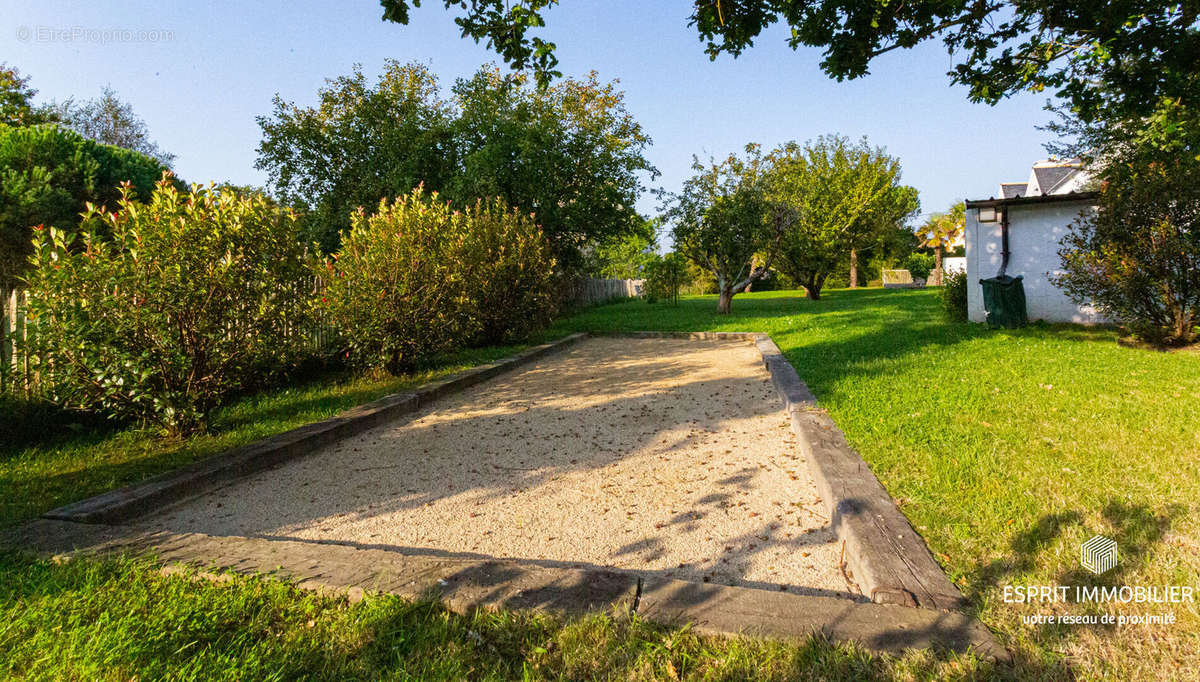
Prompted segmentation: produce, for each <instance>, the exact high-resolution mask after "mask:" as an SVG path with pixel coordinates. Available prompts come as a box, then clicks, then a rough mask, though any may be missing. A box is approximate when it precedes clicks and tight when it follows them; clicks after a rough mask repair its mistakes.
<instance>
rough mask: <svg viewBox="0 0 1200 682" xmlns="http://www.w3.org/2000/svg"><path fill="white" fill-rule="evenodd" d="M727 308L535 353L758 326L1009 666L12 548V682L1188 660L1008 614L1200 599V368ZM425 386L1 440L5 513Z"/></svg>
mask: <svg viewBox="0 0 1200 682" xmlns="http://www.w3.org/2000/svg"><path fill="white" fill-rule="evenodd" d="M714 308H715V299H714V298H713V297H691V298H686V299H684V300H683V301H682V302H681V304H680V305H679V306H678V307H671V306H668V305H666V304H661V303H660V304H653V305H650V304H646V303H644V302H640V301H630V302H626V303H620V304H615V305H609V306H602V307H598V308H593V309H590V310H586V311H583V312H582V313H580V314H578V315H575V316H573V317H570V318H568V319H565V320H562V321H561V322H559V323H558V324H557V325H556V326H555V327H554V328H553V329H551V330H550V331H549V332H548V333H547V337H553V336H559V335H561V334H563V333H566V332H570V331H576V330H589V329H594V330H642V329H657V330H729V331H766V332H769V333H770V334H771V335H772V337H773V338H774V339H775V341H776V342H777V343H778V344H779V346H780V348H781V349H782V350H783V351H784V353H786V354H787V356H788V358H789V359H790V360H791V361H792V363H793V364H794V365H795V366H796V368H797V369H798V370H799V372H800V375H801V376H802V377H803V378H804V380H805V381H806V382H808V384H809V386H810V387H811V388H812V389H813V392H814V393H815V394H816V396H817V398H818V400H819V401H820V402H821V404H822V406H824V407H825V408H827V409H828V410H829V411H830V413H831V414H832V416H833V417H834V419H835V420H836V421H837V422H838V424H839V425H840V426H841V427H842V429H843V430H844V431H845V432H846V434H847V437H848V438H849V439H850V441H851V443H853V444H854V445H855V447H857V448H858V449H859V451H860V452H861V453H862V454H863V457H864V458H865V459H866V460H867V462H868V463H869V464H870V465H871V466H872V468H873V469H874V470H875V472H876V473H877V475H878V476H879V477H880V479H881V480H882V481H883V483H884V485H885V486H887V488H888V490H889V491H890V492H891V493H892V495H893V497H895V498H896V499H897V500H898V501H899V502H900V504H901V509H903V511H904V512H905V513H906V514H907V516H908V518H909V519H910V520H911V521H912V523H913V525H914V526H915V527H916V528H917V529H918V531H919V532H920V533H921V534H922V535H923V536H924V537H925V538H926V541H927V542H928V543H929V545H930V547H931V549H932V550H933V551H934V553H935V555H936V556H937V557H938V558H939V560H940V561H941V562H943V565H944V566H945V568H946V570H947V572H948V573H949V574H950V575H951V577H952V578H953V579H955V581H956V582H957V583H958V584H959V585H960V586H961V587H962V589H963V591H964V593H966V594H967V596H968V597H969V598H970V599H971V602H972V604H973V608H974V609H975V610H976V611H977V613H978V614H979V616H980V617H981V618H982V619H983V621H984V622H985V623H987V624H988V625H989V626H991V627H992V628H993V629H994V630H996V631H997V632H998V633H999V634H1000V636H1001V637H1002V639H1003V640H1004V641H1005V643H1006V644H1008V645H1009V646H1010V647H1012V648H1013V649H1014V650H1015V652H1016V654H1017V659H1018V662H1017V664H1016V666H1015V667H1013V668H1011V669H994V668H992V667H991V666H988V665H986V664H982V663H980V662H978V661H974V660H972V659H965V658H961V657H955V656H946V655H933V654H929V653H923V652H922V653H914V654H911V655H909V656H906V657H905V658H903V659H899V660H897V659H890V658H882V657H874V656H869V655H866V654H864V653H862V652H859V651H855V650H853V649H852V648H847V647H833V646H830V645H828V644H826V643H822V642H817V641H811V642H808V643H804V644H790V645H783V644H771V643H765V642H752V641H727V640H711V639H704V638H698V637H696V636H694V635H692V634H691V633H689V632H687V631H686V630H685V631H679V630H672V629H667V628H659V627H656V626H650V625H647V624H644V623H640V622H637V621H630V620H628V619H625V618H620V617H613V616H611V615H604V614H600V615H597V616H595V617H593V618H589V619H584V620H582V621H573V622H559V621H556V620H553V619H549V618H545V617H530V616H524V615H514V614H500V615H489V616H476V617H474V618H463V617H458V616H453V615H451V614H448V613H446V612H444V611H443V610H442V609H440V608H438V607H436V606H431V605H414V604H408V603H405V602H402V601H401V600H397V599H391V598H383V597H379V598H370V599H367V600H365V601H364V602H362V603H359V604H353V605H350V604H346V603H344V602H343V601H340V600H337V599H331V598H325V597H317V596H314V595H303V594H299V593H296V592H295V591H293V590H292V589H291V588H289V587H287V586H284V585H279V584H277V583H273V582H271V581H264V580H256V579H239V580H235V581H232V582H230V583H225V584H221V585H210V584H204V583H195V582H193V581H188V580H186V579H184V578H179V577H163V576H159V575H158V574H157V573H155V572H153V571H150V570H148V569H146V568H145V567H144V566H140V565H137V564H124V563H120V562H72V563H69V564H65V565H62V564H55V563H53V562H50V561H45V560H36V559H31V558H29V557H10V558H7V559H5V563H4V564H3V566H2V567H0V582H3V583H4V584H3V586H2V587H0V609H3V616H2V617H4V619H5V622H6V625H4V626H0V671H7V672H8V673H10V674H12V673H15V674H25V675H29V676H34V677H40V676H45V675H51V676H53V675H66V676H74V677H91V676H92V675H93V674H95V673H96V672H98V671H106V672H108V674H109V675H111V676H112V677H122V678H128V677H132V676H141V677H158V676H161V675H162V674H164V673H174V674H177V675H179V676H183V677H192V676H199V677H252V678H258V677H269V676H272V675H274V676H278V677H281V678H291V677H295V676H300V675H311V676H314V677H328V678H347V677H351V678H353V677H376V676H392V677H400V678H404V677H421V678H425V677H435V678H439V677H440V678H458V677H463V676H468V677H481V678H483V677H505V678H509V677H520V676H528V677H532V678H551V677H566V678H579V677H597V676H599V677H609V678H618V679H639V678H644V677H659V678H664V679H671V678H672V677H673V676H675V675H676V674H677V675H679V676H682V677H690V678H695V679H740V678H758V677H767V678H772V677H773V678H776V679H792V678H795V677H804V676H809V677H815V678H833V679H837V678H846V679H856V678H862V677H902V678H904V677H918V678H924V677H932V678H941V677H979V676H991V675H1005V676H1012V677H1017V678H1029V677H1048V678H1062V677H1069V676H1072V675H1075V676H1081V677H1086V678H1100V677H1105V676H1115V677H1121V678H1135V677H1168V676H1189V675H1191V674H1193V671H1195V670H1197V669H1200V615H1198V613H1197V609H1196V605H1195V604H1190V605H1185V606H1178V607H1175V608H1174V609H1173V610H1174V611H1175V615H1176V618H1177V622H1176V624H1175V625H1173V626H1157V627H1136V626H1134V627H1125V628H1091V627H1054V626H1027V625H1024V624H1022V622H1021V616H1022V615H1024V614H1028V613H1034V612H1046V611H1049V610H1051V608H1053V607H1040V608H1037V609H1033V608H1029V607H1022V606H1019V605H1014V604H1004V603H1002V602H1001V600H1000V594H1001V589H1002V587H1003V586H1004V585H1006V584H1027V583H1037V584H1044V583H1051V582H1057V583H1061V584H1102V585H1104V584H1159V585H1161V584H1187V585H1196V586H1200V559H1198V557H1200V510H1198V508H1197V505H1198V504H1200V476H1198V474H1200V471H1198V469H1200V458H1198V457H1197V455H1198V454H1200V355H1197V354H1187V353H1177V354H1162V353H1155V352H1151V351H1143V350H1132V349H1127V348H1122V347H1120V346H1118V345H1117V344H1116V343H1115V337H1116V334H1115V332H1113V331H1110V330H1086V329H1080V328H1075V327H1051V326H1033V327H1030V328H1027V329H1023V330H1019V331H1014V332H1007V331H1005V332H997V331H989V330H986V329H983V328H981V327H979V326H975V325H955V324H950V323H947V322H945V321H944V319H943V318H942V316H941V313H940V310H939V306H938V298H937V292H936V291H903V290H888V291H884V290H878V289H870V290H860V291H831V292H828V293H827V294H826V296H825V298H824V299H823V300H821V301H816V302H813V301H807V300H805V299H803V298H801V297H799V296H798V295H797V294H796V293H795V292H762V293H754V294H748V295H743V296H738V297H737V298H736V299H735V300H734V305H733V309H734V313H733V314H732V315H730V316H726V317H718V316H717V315H715V314H714V313H713V310H714ZM511 350H512V349H504V350H503V351H501V350H496V351H494V352H485V353H475V354H472V355H471V356H468V357H465V358H459V359H457V360H454V361H452V364H459V365H461V364H463V363H464V362H469V361H479V360H483V359H486V358H488V357H494V356H496V355H500V354H503V353H504V352H511ZM443 371H444V370H443ZM425 378H428V377H427V376H425V377H411V378H405V379H393V380H376V381H368V380H357V381H343V382H332V381H328V380H326V381H315V382H313V383H310V384H309V385H306V386H303V387H299V388H295V389H292V390H289V391H277V392H272V393H269V394H265V395H263V396H259V397H251V398H247V399H244V400H242V401H239V402H238V403H236V404H234V405H232V406H230V407H229V408H228V409H227V410H226V411H225V412H223V413H222V415H221V417H220V418H218V419H217V420H215V427H214V431H215V432H214V434H213V435H209V436H205V437H203V438H199V439H195V440H193V441H188V442H185V443H168V442H163V441H160V440H157V439H155V438H153V437H151V436H149V435H148V434H145V433H140V432H137V431H117V432H108V433H96V432H91V431H89V430H87V429H82V430H80V431H79V432H69V433H70V435H69V436H67V437H61V438H60V439H58V440H56V441H48V442H46V441H44V442H41V443H35V444H32V445H30V444H24V445H18V446H12V445H10V446H8V447H3V446H0V500H2V501H3V502H2V503H3V505H4V507H3V516H2V517H0V520H2V521H3V522H5V523H10V524H11V523H14V522H17V521H20V520H22V519H25V518H29V517H32V516H34V515H36V514H38V513H40V512H41V511H44V510H45V509H49V508H52V507H54V506H57V505H59V504H62V503H65V502H67V501H70V500H73V499H80V498H83V497H87V496H88V495H91V494H94V493H96V492H99V491H101V490H104V489H106V488H109V487H111V486H113V485H117V484H121V483H126V482H130V481H133V480H137V479H139V478H144V477H145V476H148V475H151V474H153V473H158V472H160V471H163V470H166V469H169V468H171V467H173V466H177V465H179V464H181V463H183V462H186V461H191V460H193V459H195V458H197V457H203V456H206V455H209V454H212V453H215V452H218V451H220V450H221V449H223V448H225V447H229V446H232V445H236V444H240V443H244V442H248V441H250V440H253V439H255V438H258V437H261V436H263V435H267V434H269V433H273V432H277V431H280V430H284V429H286V428H290V427H291V426H295V425H298V424H300V423H304V422H307V421H311V420H314V419H318V418H321V417H324V416H327V415H329V414H332V413H333V412H336V411H338V410H339V409H342V408H344V407H347V406H349V405H352V404H356V403H359V402H364V401H366V400H370V399H372V398H374V397H376V396H378V395H382V394H384V393H387V392H391V391H394V390H398V389H399V388H401V387H403V386H405V385H410V384H411V383H413V382H415V381H418V380H421V379H425ZM1096 533H1102V534H1105V535H1107V536H1109V537H1112V538H1113V539H1115V540H1117V542H1118V543H1119V545H1120V553H1121V559H1120V564H1119V566H1118V568H1117V569H1115V570H1114V571H1111V572H1109V573H1107V574H1105V576H1104V577H1103V578H1102V579H1100V581H1099V582H1096V581H1095V580H1096V579H1094V578H1089V577H1087V576H1086V575H1084V574H1083V573H1082V572H1081V571H1080V570H1079V569H1078V566H1079V564H1078V550H1079V544H1080V543H1081V542H1082V541H1083V540H1085V539H1087V538H1088V537H1090V536H1091V535H1093V534H1096ZM1058 608H1060V609H1063V608H1065V609H1067V610H1075V611H1077V612H1084V611H1082V610H1081V609H1082V607H1076V606H1068V607H1058ZM1163 610H1166V607H1161V606H1159V607H1155V606H1138V607H1128V608H1126V609H1124V611H1125V612H1131V613H1156V612H1161V611H1163ZM147 614H149V615H147ZM593 650H594V652H595V653H593ZM168 665H169V666H171V667H169V668H168V667H164V666H168Z"/></svg>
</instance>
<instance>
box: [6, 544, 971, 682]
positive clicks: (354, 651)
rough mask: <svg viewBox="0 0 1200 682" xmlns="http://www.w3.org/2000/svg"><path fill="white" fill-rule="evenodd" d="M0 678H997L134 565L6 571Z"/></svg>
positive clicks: (798, 648) (827, 650) (816, 643)
mask: <svg viewBox="0 0 1200 682" xmlns="http://www.w3.org/2000/svg"><path fill="white" fill-rule="evenodd" d="M0 618H3V619H4V625H3V626H0V675H3V676H4V677H6V678H12V677H28V678H39V679H40V678H52V679H61V678H68V679H114V680H115V679H163V678H171V679H254V680H291V679H303V678H309V679H331V680H334V679H336V680H354V679H362V680H376V679H419V680H462V679H473V680H492V679H496V680H500V679H503V680H508V679H522V678H523V679H530V680H543V679H625V680H645V679H680V678H683V679H731V680H732V679H761V680H805V679H821V680H863V679H882V678H886V677H888V676H890V675H891V674H893V673H895V672H897V671H902V672H903V674H904V675H905V676H912V677H934V676H940V675H942V674H948V675H957V676H960V677H968V676H975V675H978V674H983V673H985V672H987V671H988V670H989V668H988V667H987V666H986V665H981V664H980V663H979V662H978V661H974V660H972V659H969V658H965V657H964V658H959V657H953V656H951V657H947V658H939V657H936V656H933V655H931V654H928V653H922V654H916V655H914V656H911V657H909V658H908V659H906V660H904V661H902V662H893V661H890V660H888V659H883V658H880V657H876V656H871V655H869V654H867V653H865V652H863V651H860V650H857V649H854V648H851V647H844V646H843V647H833V646H831V645H829V644H828V643H827V642H824V641H821V640H818V639H812V640H810V641H808V642H806V643H804V644H802V645H795V644H786V643H781V642H771V641H766V640H751V639H731V640H723V639H712V638H704V637H699V636H697V635H696V634H695V633H693V632H691V631H690V630H688V629H687V628H682V629H681V628H666V627H662V626H657V625H653V624H650V623H646V622H643V621H640V620H638V619H636V618H630V617H628V616H621V615H613V614H604V613H599V614H595V615H592V616H589V617H585V618H579V619H575V620H571V621H562V620H557V619H554V618H551V617H549V616H545V615H539V614H532V613H512V612H502V613H489V612H477V613H475V614H473V615H471V616H462V615H456V614H453V613H450V612H448V611H446V610H445V609H444V608H442V607H441V606H439V605H437V604H431V603H420V602H417V603H414V602H408V601H404V600H402V599H399V598H395V597H391V596H386V595H385V596H376V597H372V598H368V599H365V600H363V601H361V602H358V603H353V604H352V603H349V602H347V600H346V599H345V598H339V597H333V596H322V595H320V594H316V593H311V592H304V591H301V590H297V589H295V588H293V587H292V586H290V585H288V584H286V583H283V582H280V581H275V580H268V579H259V578H244V577H238V578H234V579H232V580H230V581H228V582H219V583H218V582H212V581H208V580H200V579H188V578H187V577H184V576H178V575H176V576H171V577H166V576H162V575H160V574H159V573H157V572H155V571H153V570H151V568H150V567H149V566H148V565H145V564H143V563H140V562H138V561H132V560H106V561H80V560H76V561H71V562H67V563H64V564H56V563H54V562H52V561H48V560H44V559H36V558H32V557H28V556H21V555H16V556H6V557H0Z"/></svg>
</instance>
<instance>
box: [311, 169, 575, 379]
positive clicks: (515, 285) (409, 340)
mask: <svg viewBox="0 0 1200 682" xmlns="http://www.w3.org/2000/svg"><path fill="white" fill-rule="evenodd" d="M553 264H554V263H553V260H552V259H551V257H550V255H549V247H548V245H547V243H546V240H545V238H544V237H542V235H541V231H540V230H539V229H538V228H537V225H536V224H535V223H534V222H533V220H532V218H530V217H528V216H525V215H522V214H519V213H517V212H515V211H512V210H509V209H508V208H507V207H506V206H505V205H504V204H503V203H501V202H500V201H494V202H490V203H488V202H482V201H480V202H477V203H476V204H474V205H473V206H471V207H470V208H468V209H467V210H466V211H456V210H453V209H452V208H451V207H450V206H449V204H448V203H447V202H444V201H440V200H439V199H438V194H437V193H436V192H433V193H426V192H425V190H424V189H423V188H422V187H417V188H416V189H414V190H413V191H412V192H411V193H410V194H409V195H407V196H405V197H400V198H397V199H396V200H395V201H391V202H389V201H387V200H384V201H383V202H381V203H380V204H379V208H378V210H377V212H376V213H375V214H374V215H370V216H368V215H366V214H365V212H363V211H362V210H359V211H358V212H357V213H356V214H355V215H353V216H352V217H351V225H350V230H349V231H348V232H347V233H346V234H344V235H343V236H342V245H341V248H340V249H339V251H338V252H337V254H335V255H334V256H333V257H332V258H330V259H329V260H327V261H326V262H325V263H324V265H323V267H322V269H321V271H320V272H319V275H320V276H321V278H322V279H323V280H324V281H325V288H324V292H323V294H322V298H321V301H320V305H321V307H322V308H323V309H324V310H325V311H326V313H327V315H328V317H329V320H330V322H331V324H332V326H333V327H334V328H335V329H338V330H339V331H340V333H341V335H342V342H343V344H344V346H345V348H346V350H347V357H348V359H349V360H350V361H351V363H352V364H354V365H357V366H359V367H362V368H365V369H383V370H385V371H387V372H389V373H392V374H399V373H402V372H405V371H408V370H411V369H412V368H413V367H414V366H415V365H416V364H417V363H418V362H420V361H421V360H424V359H426V358H428V357H430V356H433V355H436V354H438V353H441V352H445V351H448V350H451V349H453V348H456V347H460V346H463V345H466V344H468V343H472V342H496V341H500V340H504V339H508V338H512V337H513V336H514V335H519V334H522V333H525V332H528V331H530V330H532V329H533V328H534V327H536V326H538V325H540V324H542V323H543V322H544V321H545V320H546V319H548V316H549V314H550V311H549V301H550V298H551V295H552V289H551V285H552V277H553Z"/></svg>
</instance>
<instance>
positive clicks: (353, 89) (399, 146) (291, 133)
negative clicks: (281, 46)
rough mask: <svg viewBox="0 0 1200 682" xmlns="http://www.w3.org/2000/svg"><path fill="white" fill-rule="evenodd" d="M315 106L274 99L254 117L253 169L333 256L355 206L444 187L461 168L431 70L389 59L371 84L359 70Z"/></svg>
mask: <svg viewBox="0 0 1200 682" xmlns="http://www.w3.org/2000/svg"><path fill="white" fill-rule="evenodd" d="M317 99H318V103H317V105H316V106H315V107H302V106H299V105H297V104H295V103H292V102H287V101H284V100H283V98H282V97H280V96H278V95H276V96H275V99H274V110H273V111H272V113H271V114H270V115H268V116H260V117H258V125H259V126H260V127H261V128H262V132H263V139H262V142H260V143H259V145H258V160H257V162H256V163H255V167H256V168H259V169H261V170H265V171H266V172H267V175H268V178H269V184H270V186H271V188H272V189H273V190H274V191H275V193H276V195H277V196H278V197H279V199H280V200H281V201H282V202H283V203H285V204H289V205H293V206H296V207H299V208H303V209H305V214H306V215H305V217H304V223H305V227H306V232H307V233H308V237H309V238H310V239H312V240H315V241H317V242H319V243H320V244H321V245H322V246H323V247H324V248H325V249H327V250H332V249H334V248H336V247H337V245H338V241H339V235H340V234H341V232H342V231H344V230H346V229H349V227H350V215H351V213H353V212H354V210H355V209H356V208H357V207H359V206H365V207H368V208H371V207H374V206H376V205H377V204H378V203H379V201H380V199H383V198H384V197H397V196H405V195H407V194H408V193H409V192H411V191H412V189H413V188H414V187H416V186H417V185H419V184H421V183H422V182H424V183H425V184H426V186H427V187H429V188H430V189H433V190H444V189H445V185H447V184H448V182H449V179H450V177H451V175H452V173H453V172H454V169H455V167H456V166H457V164H458V158H457V156H456V148H455V145H454V143H453V140H452V134H451V130H450V123H451V121H452V119H453V117H454V113H453V109H452V107H451V104H450V103H449V102H447V101H446V100H444V99H443V98H442V97H441V95H440V93H439V91H438V82H437V78H436V77H435V76H434V75H433V73H431V72H430V71H429V69H428V67H426V66H424V65H422V64H401V63H400V62H397V61H394V60H389V61H387V62H386V63H385V64H384V68H383V72H382V73H381V74H380V76H379V80H378V81H377V82H376V83H375V84H371V83H368V81H367V77H366V76H365V75H364V74H363V71H362V67H361V66H360V65H355V67H354V69H353V71H352V72H351V73H350V74H349V75H347V76H341V77H339V78H335V79H332V80H327V81H326V82H325V87H324V88H321V89H320V91H318V93H317Z"/></svg>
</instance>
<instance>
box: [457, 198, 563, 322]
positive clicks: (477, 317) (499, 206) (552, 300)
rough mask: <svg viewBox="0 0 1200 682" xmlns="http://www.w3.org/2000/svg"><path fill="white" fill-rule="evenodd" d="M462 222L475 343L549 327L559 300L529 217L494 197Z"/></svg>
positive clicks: (544, 245)
mask: <svg viewBox="0 0 1200 682" xmlns="http://www.w3.org/2000/svg"><path fill="white" fill-rule="evenodd" d="M464 218H465V220H466V224H467V228H468V230H469V232H468V242H469V244H470V245H471V246H472V257H473V259H474V261H473V262H474V267H475V268H476V269H475V270H474V272H473V276H472V277H470V278H469V279H468V285H469V290H468V300H469V303H470V308H471V318H472V319H471V323H472V326H473V327H474V328H475V329H476V331H475V333H474V335H473V340H474V343H475V344H477V345H494V344H498V343H504V342H508V341H513V340H518V339H522V338H525V337H526V336H528V335H529V334H530V333H531V332H533V331H536V330H538V329H541V328H542V327H545V326H546V325H547V324H549V323H550V319H551V318H552V317H553V315H554V312H555V309H556V307H557V300H558V299H557V297H556V296H555V289H556V287H557V278H556V277H555V275H554V257H553V256H552V255H551V252H550V244H549V242H547V241H546V238H545V237H544V236H543V235H542V230H541V228H539V227H538V225H537V223H535V222H534V219H533V217H532V216H530V215H523V214H520V213H518V212H517V211H516V210H515V209H509V208H508V207H507V206H506V205H505V204H504V202H503V201H501V200H500V199H495V200H493V201H491V202H483V201H477V202H475V205H474V206H473V207H470V208H468V209H467V211H466V213H465V215H464ZM464 265H465V263H464Z"/></svg>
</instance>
